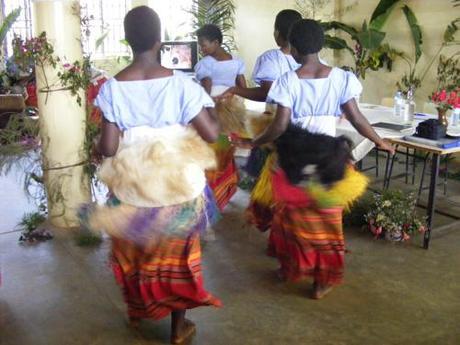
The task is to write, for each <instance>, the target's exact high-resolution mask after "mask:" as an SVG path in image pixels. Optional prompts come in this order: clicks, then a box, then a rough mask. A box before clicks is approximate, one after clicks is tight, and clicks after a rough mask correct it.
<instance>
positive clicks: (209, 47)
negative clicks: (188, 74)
mask: <svg viewBox="0 0 460 345" xmlns="http://www.w3.org/2000/svg"><path fill="white" fill-rule="evenodd" d="M197 36H198V44H199V45H200V49H201V52H202V54H203V55H204V57H203V59H201V60H200V61H199V62H198V63H197V64H196V66H195V72H196V78H197V79H198V80H199V81H200V83H201V85H202V86H203V87H204V89H205V90H206V92H207V93H209V94H210V95H211V96H217V95H219V94H221V93H222V92H224V91H225V90H226V89H228V88H230V87H232V86H235V85H236V86H239V87H246V79H245V77H244V70H245V66H244V62H243V61H242V60H241V59H238V58H236V57H234V56H232V55H231V54H229V53H227V52H226V51H225V49H224V48H223V47H222V32H221V30H220V29H219V28H218V27H217V26H216V25H213V24H206V25H204V26H203V27H202V28H200V29H199V30H198V31H197Z"/></svg>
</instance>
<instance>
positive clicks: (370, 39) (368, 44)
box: [356, 21, 386, 50]
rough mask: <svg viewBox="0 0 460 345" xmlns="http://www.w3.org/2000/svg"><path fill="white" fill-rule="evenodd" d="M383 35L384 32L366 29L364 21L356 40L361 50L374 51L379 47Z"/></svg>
mask: <svg viewBox="0 0 460 345" xmlns="http://www.w3.org/2000/svg"><path fill="white" fill-rule="evenodd" d="M385 35H386V34H385V32H381V31H377V30H374V29H372V28H370V27H368V26H367V23H366V21H364V23H363V26H362V29H361V31H360V32H358V33H357V34H356V38H357V40H358V41H359V43H360V44H361V46H362V47H363V48H366V49H369V50H374V49H377V48H378V47H379V46H380V44H381V43H382V41H383V39H384V38H385Z"/></svg>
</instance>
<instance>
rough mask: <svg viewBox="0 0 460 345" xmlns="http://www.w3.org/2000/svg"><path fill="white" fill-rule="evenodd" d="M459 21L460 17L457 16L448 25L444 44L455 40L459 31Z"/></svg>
mask: <svg viewBox="0 0 460 345" xmlns="http://www.w3.org/2000/svg"><path fill="white" fill-rule="evenodd" d="M458 23H460V18H456V19H454V20H453V21H451V22H450V23H449V25H447V28H446V31H444V44H446V43H449V42H453V41H455V34H456V33H457V31H458Z"/></svg>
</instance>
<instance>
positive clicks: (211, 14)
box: [189, 0, 236, 52]
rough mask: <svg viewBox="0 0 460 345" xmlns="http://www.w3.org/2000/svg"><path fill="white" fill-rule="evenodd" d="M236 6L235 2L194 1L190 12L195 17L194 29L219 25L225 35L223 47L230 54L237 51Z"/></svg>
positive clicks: (218, 0)
mask: <svg viewBox="0 0 460 345" xmlns="http://www.w3.org/2000/svg"><path fill="white" fill-rule="evenodd" d="M235 11H236V6H235V3H234V1H233V0H193V1H192V7H191V9H190V11H189V13H190V14H192V16H193V23H192V24H193V28H194V29H195V30H198V29H199V28H201V27H202V26H203V25H205V24H215V25H217V26H218V27H219V28H220V29H221V31H222V34H223V39H224V41H223V46H224V47H225V49H226V50H227V51H229V52H231V51H233V50H235V49H236V44H235V40H234V38H233V33H232V31H233V30H234V29H235Z"/></svg>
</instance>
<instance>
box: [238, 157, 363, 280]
mask: <svg viewBox="0 0 460 345" xmlns="http://www.w3.org/2000/svg"><path fill="white" fill-rule="evenodd" d="M366 186H367V178H366V177H365V176H364V175H362V174H360V173H359V172H356V171H355V170H354V169H353V168H351V167H350V168H348V169H347V171H346V174H345V178H344V179H343V180H342V181H340V182H338V183H336V184H335V185H334V186H333V187H332V188H330V189H329V190H325V189H323V188H322V187H320V186H314V185H311V186H308V187H306V186H302V187H300V186H294V185H292V184H290V183H289V181H288V179H287V178H286V175H285V174H284V172H283V171H282V170H281V169H280V168H279V167H277V161H276V155H275V154H272V155H271V156H270V157H269V158H268V159H267V162H266V164H265V166H264V169H263V170H262V173H261V174H260V177H259V180H258V182H257V185H256V186H255V188H254V189H253V191H252V194H251V202H250V205H249V208H248V210H247V216H248V219H249V221H250V222H251V223H252V224H255V225H256V226H257V227H258V228H259V230H262V231H264V230H267V229H270V236H269V243H268V254H269V255H271V256H275V257H277V258H278V260H279V262H280V265H281V272H282V274H283V276H284V277H285V278H286V279H287V280H290V281H297V280H300V279H303V278H307V277H312V278H313V279H314V280H315V282H316V283H318V284H320V285H337V284H340V283H341V282H342V280H343V273H344V253H345V244H344V236H343V231H342V213H343V209H344V208H345V207H347V205H349V203H351V202H352V201H353V200H355V199H356V198H357V197H359V196H360V195H361V194H362V193H363V192H364V191H365V189H366Z"/></svg>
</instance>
